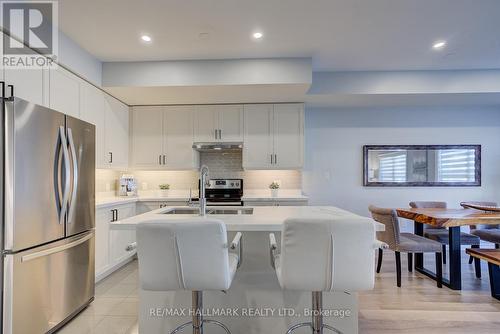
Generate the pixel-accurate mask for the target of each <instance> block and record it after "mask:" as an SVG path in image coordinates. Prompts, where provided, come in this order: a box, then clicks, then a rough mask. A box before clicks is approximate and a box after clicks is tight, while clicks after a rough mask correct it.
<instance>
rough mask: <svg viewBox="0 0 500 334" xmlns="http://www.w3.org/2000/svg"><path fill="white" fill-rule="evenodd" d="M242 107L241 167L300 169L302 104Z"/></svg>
mask: <svg viewBox="0 0 500 334" xmlns="http://www.w3.org/2000/svg"><path fill="white" fill-rule="evenodd" d="M244 108H245V109H244V129H245V130H244V136H245V137H244V145H243V168H245V169H299V168H302V166H303V150H304V110H303V105H302V104H298V103H288V104H275V105H269V104H260V105H245V107H244Z"/></svg>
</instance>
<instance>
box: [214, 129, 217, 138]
mask: <svg viewBox="0 0 500 334" xmlns="http://www.w3.org/2000/svg"><path fill="white" fill-rule="evenodd" d="M214 132H215V139H217V129H215V130H214Z"/></svg>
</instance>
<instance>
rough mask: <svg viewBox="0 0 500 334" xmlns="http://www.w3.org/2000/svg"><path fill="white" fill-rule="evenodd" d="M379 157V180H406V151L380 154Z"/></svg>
mask: <svg viewBox="0 0 500 334" xmlns="http://www.w3.org/2000/svg"><path fill="white" fill-rule="evenodd" d="M379 159H380V170H379V179H380V181H381V182H406V152H391V153H386V154H381V155H380V156H379Z"/></svg>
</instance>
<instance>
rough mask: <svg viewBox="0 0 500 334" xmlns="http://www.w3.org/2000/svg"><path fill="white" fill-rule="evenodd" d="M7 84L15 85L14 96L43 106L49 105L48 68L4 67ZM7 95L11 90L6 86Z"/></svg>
mask: <svg viewBox="0 0 500 334" xmlns="http://www.w3.org/2000/svg"><path fill="white" fill-rule="evenodd" d="M3 71H4V78H5V80H4V81H5V84H6V85H13V86H14V96H16V97H20V98H21V99H23V100H27V101H30V102H33V103H35V104H39V105H42V106H48V104H49V103H48V101H49V99H48V87H49V85H48V84H47V83H48V81H49V74H48V70H46V69H40V68H36V69H31V70H24V69H21V70H19V69H4V70H3ZM5 89H6V92H5V94H6V95H7V96H10V95H9V94H10V92H9V90H8V89H7V87H5Z"/></svg>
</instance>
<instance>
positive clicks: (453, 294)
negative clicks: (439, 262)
mask: <svg viewBox="0 0 500 334" xmlns="http://www.w3.org/2000/svg"><path fill="white" fill-rule="evenodd" d="M462 254H463V255H462V280H463V283H462V285H463V290H461V291H453V290H450V289H448V288H446V287H443V288H442V289H438V288H437V287H436V283H435V282H434V281H433V280H431V279H429V278H427V277H426V276H424V275H422V274H419V273H416V272H415V271H413V272H411V273H410V272H408V267H407V262H406V261H407V257H406V256H401V259H402V279H401V284H402V286H401V288H397V287H396V261H395V257H394V252H392V251H385V252H384V257H383V263H382V270H381V272H380V274H376V278H375V289H374V290H372V291H368V292H363V293H360V296H359V307H360V310H359V332H360V333H363V334H364V333H370V334H372V333H425V334H431V333H440V334H443V333H454V334H455V333H474V334H477V333H481V334H482V333H485V334H486V333H500V302H499V301H498V300H496V299H494V298H492V297H491V295H490V286H489V278H488V267H487V265H486V262H484V261H482V263H481V269H482V270H481V274H482V278H481V279H477V278H476V277H475V274H474V265H473V264H468V262H467V261H468V255H466V254H465V251H464V252H463V253H462ZM425 266H426V267H427V268H434V256H433V255H432V254H429V255H426V256H425ZM443 275H444V276H445V277H446V275H447V268H443Z"/></svg>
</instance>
